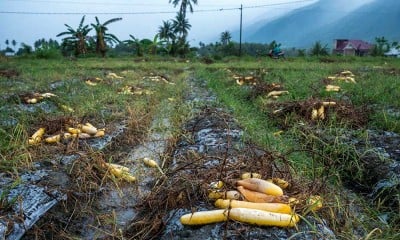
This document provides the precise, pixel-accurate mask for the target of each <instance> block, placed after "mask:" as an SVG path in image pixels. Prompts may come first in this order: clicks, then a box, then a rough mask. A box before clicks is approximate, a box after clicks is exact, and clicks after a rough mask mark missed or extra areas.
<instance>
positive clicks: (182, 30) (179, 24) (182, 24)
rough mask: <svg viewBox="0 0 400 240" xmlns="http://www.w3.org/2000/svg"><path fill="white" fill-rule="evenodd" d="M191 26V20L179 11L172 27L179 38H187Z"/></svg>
mask: <svg viewBox="0 0 400 240" xmlns="http://www.w3.org/2000/svg"><path fill="white" fill-rule="evenodd" d="M191 27H192V25H190V24H189V21H188V20H187V19H186V18H185V15H183V14H182V13H181V12H178V14H177V15H176V18H175V19H173V20H172V28H173V29H174V33H175V34H177V35H178V38H181V39H186V37H187V35H188V33H189V30H190V28H191Z"/></svg>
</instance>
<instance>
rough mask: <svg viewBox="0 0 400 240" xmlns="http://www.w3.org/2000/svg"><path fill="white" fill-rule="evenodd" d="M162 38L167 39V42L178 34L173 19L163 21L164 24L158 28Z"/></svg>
mask: <svg viewBox="0 0 400 240" xmlns="http://www.w3.org/2000/svg"><path fill="white" fill-rule="evenodd" d="M158 34H159V37H160V39H163V40H166V41H167V43H171V41H174V40H175V38H176V36H175V33H174V28H173V25H172V23H171V21H163V25H162V26H160V27H159V28H158Z"/></svg>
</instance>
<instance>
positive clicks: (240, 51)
mask: <svg viewBox="0 0 400 240" xmlns="http://www.w3.org/2000/svg"><path fill="white" fill-rule="evenodd" d="M242 12H243V4H240V37H239V57H241V56H242V21H243V17H242Z"/></svg>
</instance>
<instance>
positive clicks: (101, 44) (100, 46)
mask: <svg viewBox="0 0 400 240" xmlns="http://www.w3.org/2000/svg"><path fill="white" fill-rule="evenodd" d="M95 19H96V24H91V25H92V27H93V28H94V30H95V31H96V53H99V54H101V56H102V57H105V55H106V52H107V42H110V43H113V42H115V43H118V42H119V40H118V38H117V37H116V36H115V35H113V34H111V33H107V31H108V28H107V25H108V24H110V23H113V22H117V21H121V20H122V18H112V19H110V20H107V21H106V22H104V23H100V21H99V19H98V18H97V17H95Z"/></svg>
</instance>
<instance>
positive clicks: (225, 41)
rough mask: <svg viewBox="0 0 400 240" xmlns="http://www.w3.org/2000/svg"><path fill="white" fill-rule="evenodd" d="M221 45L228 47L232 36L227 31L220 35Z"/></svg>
mask: <svg viewBox="0 0 400 240" xmlns="http://www.w3.org/2000/svg"><path fill="white" fill-rule="evenodd" d="M220 39H221V43H222V45H228V43H230V42H231V39H232V35H231V33H230V32H229V31H225V32H222V33H221V38H220Z"/></svg>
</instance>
